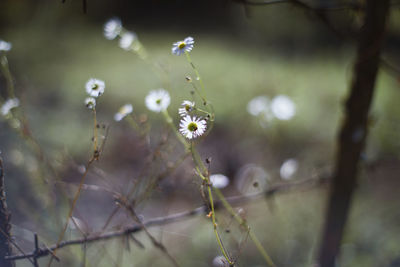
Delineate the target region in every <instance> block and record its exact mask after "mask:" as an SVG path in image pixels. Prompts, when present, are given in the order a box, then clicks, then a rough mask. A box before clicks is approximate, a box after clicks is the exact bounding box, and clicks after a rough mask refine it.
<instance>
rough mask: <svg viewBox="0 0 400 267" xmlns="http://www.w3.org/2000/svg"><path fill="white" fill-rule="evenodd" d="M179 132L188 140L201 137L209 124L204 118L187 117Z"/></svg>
mask: <svg viewBox="0 0 400 267" xmlns="http://www.w3.org/2000/svg"><path fill="white" fill-rule="evenodd" d="M179 127H180V128H179V131H180V132H181V134H183V135H184V136H185V137H186V138H187V139H193V138H196V137H199V136H201V135H202V134H203V133H204V132H205V131H206V128H207V122H206V121H205V120H204V119H202V118H196V117H193V118H192V117H190V116H189V115H187V116H186V117H183V118H182V119H181V122H180V124H179Z"/></svg>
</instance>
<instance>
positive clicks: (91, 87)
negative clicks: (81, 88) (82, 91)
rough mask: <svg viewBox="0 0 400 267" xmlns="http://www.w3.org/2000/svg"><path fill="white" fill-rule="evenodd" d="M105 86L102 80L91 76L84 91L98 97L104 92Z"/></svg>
mask: <svg viewBox="0 0 400 267" xmlns="http://www.w3.org/2000/svg"><path fill="white" fill-rule="evenodd" d="M105 87H106V85H105V83H104V81H102V80H98V79H94V78H91V79H89V81H87V83H86V92H87V93H88V94H89V95H90V96H93V97H99V96H101V95H102V94H103V93H104V88H105Z"/></svg>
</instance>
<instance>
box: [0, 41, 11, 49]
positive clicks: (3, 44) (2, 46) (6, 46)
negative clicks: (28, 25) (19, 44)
mask: <svg viewBox="0 0 400 267" xmlns="http://www.w3.org/2000/svg"><path fill="white" fill-rule="evenodd" d="M11 47H12V44H11V43H9V42H6V41H3V40H0V52H1V51H5V52H7V51H10V50H11Z"/></svg>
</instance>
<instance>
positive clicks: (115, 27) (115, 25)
mask: <svg viewBox="0 0 400 267" xmlns="http://www.w3.org/2000/svg"><path fill="white" fill-rule="evenodd" d="M121 31H122V23H121V20H120V19H118V18H113V19H110V20H108V21H107V22H106V24H104V36H105V37H106V38H107V39H108V40H113V39H115V37H117V36H118V35H119V34H120V33H121Z"/></svg>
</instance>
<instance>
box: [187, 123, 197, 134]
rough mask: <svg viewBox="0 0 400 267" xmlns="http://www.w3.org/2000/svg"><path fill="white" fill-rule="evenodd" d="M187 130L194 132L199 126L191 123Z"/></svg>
mask: <svg viewBox="0 0 400 267" xmlns="http://www.w3.org/2000/svg"><path fill="white" fill-rule="evenodd" d="M187 128H188V130H189V131H191V132H194V131H196V130H197V124H196V123H194V122H191V123H189V125H188V127H187Z"/></svg>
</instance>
